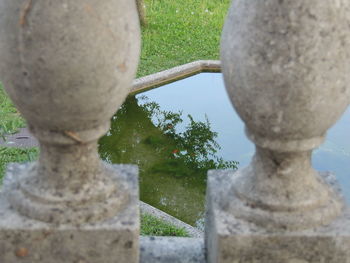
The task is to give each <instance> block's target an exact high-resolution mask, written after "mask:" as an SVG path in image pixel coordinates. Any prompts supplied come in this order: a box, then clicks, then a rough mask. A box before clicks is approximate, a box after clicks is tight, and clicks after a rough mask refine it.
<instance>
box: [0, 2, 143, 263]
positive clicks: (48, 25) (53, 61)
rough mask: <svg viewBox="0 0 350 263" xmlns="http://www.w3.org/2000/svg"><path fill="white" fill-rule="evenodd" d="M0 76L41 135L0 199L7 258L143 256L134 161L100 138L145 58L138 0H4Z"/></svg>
mask: <svg viewBox="0 0 350 263" xmlns="http://www.w3.org/2000/svg"><path fill="white" fill-rule="evenodd" d="M0 36H1V38H0V79H1V80H2V81H3V84H4V86H5V89H6V90H7V92H8V94H9V95H10V97H11V98H12V100H13V101H14V103H15V104H16V106H17V108H18V109H19V110H20V112H21V114H22V115H23V117H24V118H25V119H26V120H27V122H28V125H29V127H30V130H31V131H32V133H33V134H34V135H35V136H36V137H37V138H38V140H39V142H40V158H39V161H38V162H36V163H33V164H29V165H24V166H20V165H17V166H15V167H14V168H13V169H12V170H10V171H9V172H8V173H7V175H6V178H5V179H4V186H3V189H2V194H1V198H0V262H6V263H9V262H19V258H23V260H25V261H24V262H45V263H51V262H53V263H56V262H105V263H108V262H116V260H117V261H118V262H138V250H139V248H138V236H139V211H138V185H137V169H136V168H135V167H132V166H118V165H117V166H110V165H107V164H105V163H103V162H102V161H101V160H100V159H99V156H98V153H97V140H98V139H99V137H101V136H102V135H103V134H104V133H106V132H107V131H108V129H109V122H110V118H111V117H112V115H113V114H114V113H115V111H116V110H117V109H118V107H119V106H120V105H121V104H122V102H123V101H124V99H125V97H126V96H127V94H128V92H129V90H130V88H131V82H132V80H133V78H134V76H135V73H136V68H137V64H138V58H139V48H140V30H139V21H138V16H137V9H136V4H135V1H130V0H103V1H98V0H88V1H79V0H78V1H76V0H24V1H23V0H0Z"/></svg>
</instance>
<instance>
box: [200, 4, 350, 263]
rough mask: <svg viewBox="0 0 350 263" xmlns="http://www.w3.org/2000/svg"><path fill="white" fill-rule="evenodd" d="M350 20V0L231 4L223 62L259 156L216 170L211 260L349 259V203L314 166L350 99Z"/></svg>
mask: <svg viewBox="0 0 350 263" xmlns="http://www.w3.org/2000/svg"><path fill="white" fill-rule="evenodd" d="M349 24H350V2H349V1H319V0H307V1H306V0H305V1H304V0H293V1H281V0H264V1H261V0H250V1H245V0H234V1H233V3H232V6H231V9H230V11H229V15H228V18H227V21H226V24H225V27H224V32H223V37H222V46H221V50H222V51H221V57H222V63H223V66H222V67H223V73H224V79H225V84H226V88H227V90H228V94H229V96H230V98H231V100H232V102H233V105H234V107H235V108H236V110H237V112H238V114H239V115H240V116H241V118H242V119H243V121H244V122H245V124H246V134H247V136H248V137H249V138H250V140H251V141H253V142H254V143H255V145H256V153H255V156H254V158H253V160H252V162H251V164H250V165H249V166H248V167H247V168H245V169H242V170H239V171H237V172H236V173H234V172H230V171H213V172H210V173H209V179H208V193H207V199H208V217H207V225H206V227H207V229H206V246H207V249H208V259H209V262H269V263H271V262H279V263H280V262H290V263H292V262H293V263H296V262H298V263H299V262H300V263H301V262H328V263H330V262H349V261H350V249H349V248H350V228H349V225H350V217H349V213H348V209H347V208H346V207H345V206H344V204H343V201H342V199H341V197H340V196H339V193H338V192H337V190H336V189H335V187H334V186H333V185H332V182H331V181H332V179H331V176H330V175H329V174H320V173H318V172H316V171H315V170H314V169H313V168H312V166H311V153H312V150H313V149H314V148H316V147H317V146H319V145H320V144H321V143H322V141H323V140H324V136H325V134H326V132H327V130H328V129H329V128H330V127H331V126H332V125H333V124H334V123H335V122H336V120H337V119H338V118H339V117H340V115H341V114H342V113H343V112H344V110H345V109H346V107H347V106H348V104H349V101H350V86H349V83H350V74H349V73H350V63H349V61H350V48H349V47H350V33H349ZM232 139H233V140H234V138H232Z"/></svg>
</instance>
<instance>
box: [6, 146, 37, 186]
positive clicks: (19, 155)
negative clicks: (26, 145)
mask: <svg viewBox="0 0 350 263" xmlns="http://www.w3.org/2000/svg"><path fill="white" fill-rule="evenodd" d="M38 153H39V150H38V149H37V148H30V149H17V148H9V147H1V146H0V185H1V181H2V178H3V176H4V173H5V169H6V165H7V164H8V163H23V162H28V161H33V160H35V159H37V156H38Z"/></svg>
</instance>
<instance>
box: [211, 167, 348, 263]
mask: <svg viewBox="0 0 350 263" xmlns="http://www.w3.org/2000/svg"><path fill="white" fill-rule="evenodd" d="M235 177H237V174H235V172H234V171H229V170H226V171H223V170H222V171H221V170H216V171H210V172H209V175H208V191H207V206H208V208H207V217H206V248H207V252H208V262H209V263H214V262H220V263H226V262H227V263H232V262H234V263H272V262H278V263H320V262H323V263H349V262H350V209H349V207H347V208H346V209H344V210H343V211H342V215H341V216H340V217H338V218H337V219H336V220H334V221H333V222H332V223H331V224H330V225H326V226H320V227H316V228H310V229H306V230H300V231H289V230H282V229H280V230H276V229H274V230H271V229H268V228H265V227H260V226H257V225H255V224H253V223H249V222H248V221H247V220H242V219H239V218H237V217H236V216H235V215H234V214H232V213H230V212H229V211H228V209H227V206H228V202H227V196H229V195H230V193H231V188H232V184H234V183H235V180H232V179H234V178H235ZM322 178H323V179H324V180H325V181H326V182H327V183H329V184H330V185H331V186H332V187H334V188H335V189H336V190H338V187H337V185H336V184H335V182H334V180H335V179H334V178H335V177H334V176H333V175H331V174H329V173H323V174H322ZM230 201H231V202H235V200H230ZM237 202H239V201H238V200H237ZM257 209H258V208H257ZM275 216H276V214H275V213H274V212H271V213H270V217H271V219H273V218H274V217H275ZM298 223H299V224H303V218H302V216H301V217H300V219H299V222H298Z"/></svg>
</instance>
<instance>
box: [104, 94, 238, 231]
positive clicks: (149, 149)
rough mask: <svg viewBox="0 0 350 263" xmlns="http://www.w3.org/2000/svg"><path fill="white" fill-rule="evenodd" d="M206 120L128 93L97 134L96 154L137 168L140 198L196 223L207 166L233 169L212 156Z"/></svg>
mask: <svg viewBox="0 0 350 263" xmlns="http://www.w3.org/2000/svg"><path fill="white" fill-rule="evenodd" d="M216 138H217V133H216V132H214V131H212V130H211V126H210V122H209V120H208V119H207V118H205V121H198V120H195V119H194V118H193V117H192V116H191V115H188V116H183V114H182V113H181V112H171V111H165V110H163V109H161V108H160V106H159V104H157V103H156V102H153V101H150V100H149V99H148V98H147V97H145V96H140V95H137V96H136V97H135V96H130V97H128V98H127V99H126V101H125V103H124V104H123V105H122V106H121V108H120V109H119V111H118V113H117V114H116V115H115V116H114V117H113V120H112V124H111V129H110V131H109V132H108V134H107V135H106V136H104V137H103V138H101V140H100V143H99V151H100V155H101V157H102V158H103V159H104V160H106V161H107V162H110V163H129V164H130V163H131V164H137V165H138V167H139V171H140V173H139V177H140V195H141V196H140V197H141V200H142V201H144V202H146V203H148V204H150V205H153V206H155V207H157V208H159V209H161V210H163V211H165V212H167V213H169V214H171V215H173V216H175V217H177V218H180V219H181V220H183V221H185V222H187V223H189V224H192V225H197V226H199V227H200V225H201V224H202V223H200V222H202V218H203V213H204V203H205V191H206V177H207V171H208V170H209V169H223V168H230V169H235V168H236V165H237V163H236V162H234V161H225V160H223V159H222V158H221V157H219V156H217V154H216V153H217V151H218V150H219V149H220V146H219V145H218V143H217V142H216Z"/></svg>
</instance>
